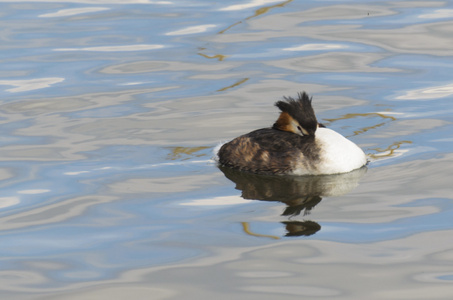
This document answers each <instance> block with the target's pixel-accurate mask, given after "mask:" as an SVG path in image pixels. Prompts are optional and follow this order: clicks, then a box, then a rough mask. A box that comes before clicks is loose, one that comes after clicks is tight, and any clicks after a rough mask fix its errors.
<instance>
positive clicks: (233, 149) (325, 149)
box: [218, 92, 367, 175]
mask: <svg viewBox="0 0 453 300" xmlns="http://www.w3.org/2000/svg"><path fill="white" fill-rule="evenodd" d="M283 99H284V101H278V102H276V103H275V106H277V107H278V108H279V109H280V111H281V113H280V116H279V118H278V119H277V121H276V122H275V123H274V125H273V126H272V128H263V129H258V130H255V131H252V132H250V133H247V134H245V135H242V136H239V137H237V138H235V139H234V140H232V141H230V142H228V143H226V144H224V145H222V147H221V148H220V150H219V152H218V161H219V164H221V165H223V166H226V167H231V168H234V169H238V170H240V171H245V172H251V173H255V174H275V175H323V174H325V175H327V174H339V173H347V172H350V171H352V170H355V169H359V168H361V167H363V166H364V165H366V164H367V159H366V156H365V153H364V152H363V151H362V149H360V148H359V147H358V146H357V145H356V144H354V143H353V142H351V141H350V140H348V139H346V138H345V137H344V136H342V135H341V134H339V133H337V132H335V131H333V130H331V129H328V128H325V126H324V125H322V124H320V123H318V121H317V119H316V115H315V112H314V110H313V107H312V105H311V98H310V97H309V96H308V95H307V94H306V93H305V92H303V93H299V94H298V99H296V100H295V99H293V98H291V97H283Z"/></svg>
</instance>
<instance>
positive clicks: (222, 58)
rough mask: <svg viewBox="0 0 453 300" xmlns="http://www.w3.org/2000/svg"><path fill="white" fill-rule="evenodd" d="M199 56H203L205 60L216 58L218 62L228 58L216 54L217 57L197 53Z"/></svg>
mask: <svg viewBox="0 0 453 300" xmlns="http://www.w3.org/2000/svg"><path fill="white" fill-rule="evenodd" d="M197 54H198V55H200V56H203V57H204V58H208V59H213V58H216V59H217V60H218V61H223V60H224V59H225V58H227V56H226V55H222V54H216V55H211V56H209V55H207V54H203V53H197Z"/></svg>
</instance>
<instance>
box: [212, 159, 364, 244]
mask: <svg viewBox="0 0 453 300" xmlns="http://www.w3.org/2000/svg"><path fill="white" fill-rule="evenodd" d="M219 169H220V170H221V171H222V172H223V174H224V175H225V177H226V178H228V179H229V180H231V181H233V182H234V183H235V184H236V189H237V190H240V191H242V194H241V197H242V198H244V199H249V200H261V201H278V202H282V203H284V204H286V208H285V209H284V211H283V213H282V216H287V217H288V221H285V222H282V224H283V225H284V226H285V229H286V232H287V233H286V236H309V235H312V234H315V233H316V232H318V231H319V230H320V229H321V225H319V224H318V223H316V222H315V221H308V220H306V221H293V220H291V217H294V216H298V215H301V214H302V215H303V216H307V215H309V214H310V211H311V210H312V209H313V208H314V207H315V206H316V205H318V204H319V203H320V202H321V200H322V198H323V197H334V196H341V195H345V194H347V193H349V192H350V191H352V190H353V189H354V188H355V187H357V185H358V184H359V180H360V178H362V176H363V175H365V173H366V171H367V168H366V167H363V168H361V169H358V170H355V171H352V172H349V173H345V174H337V175H322V176H268V175H257V174H251V173H244V172H240V171H237V170H234V169H231V168H227V167H223V166H219Z"/></svg>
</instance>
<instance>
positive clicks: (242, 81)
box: [217, 78, 250, 92]
mask: <svg viewBox="0 0 453 300" xmlns="http://www.w3.org/2000/svg"><path fill="white" fill-rule="evenodd" d="M249 79H250V78H243V79H241V80H238V81H237V82H235V83H233V84H232V85H229V86H226V87H224V88H221V89H218V90H217V92H223V91H226V90H228V89H231V88H234V87H237V86H239V85H241V84H243V83H244V82H246V81H247V80H249Z"/></svg>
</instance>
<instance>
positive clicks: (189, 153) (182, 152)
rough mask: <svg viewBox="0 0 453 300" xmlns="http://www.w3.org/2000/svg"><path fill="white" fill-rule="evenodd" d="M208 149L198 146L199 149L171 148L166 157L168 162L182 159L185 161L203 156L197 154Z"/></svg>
mask: <svg viewBox="0 0 453 300" xmlns="http://www.w3.org/2000/svg"><path fill="white" fill-rule="evenodd" d="M208 148H209V147H205V146H200V147H171V148H169V149H170V151H171V152H170V153H169V154H168V155H167V159H169V160H177V159H182V160H186V159H189V158H193V157H202V156H205V155H206V154H205V153H197V152H199V151H202V150H205V149H208Z"/></svg>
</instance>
